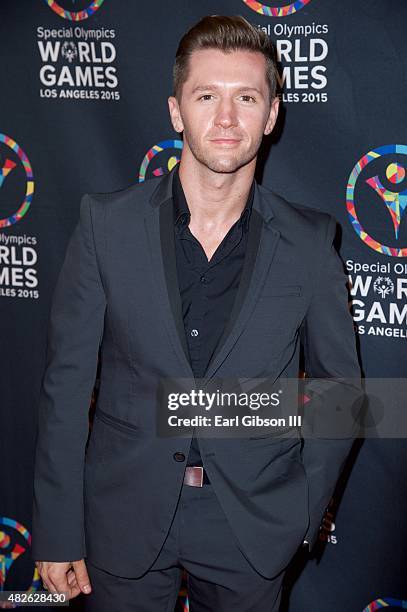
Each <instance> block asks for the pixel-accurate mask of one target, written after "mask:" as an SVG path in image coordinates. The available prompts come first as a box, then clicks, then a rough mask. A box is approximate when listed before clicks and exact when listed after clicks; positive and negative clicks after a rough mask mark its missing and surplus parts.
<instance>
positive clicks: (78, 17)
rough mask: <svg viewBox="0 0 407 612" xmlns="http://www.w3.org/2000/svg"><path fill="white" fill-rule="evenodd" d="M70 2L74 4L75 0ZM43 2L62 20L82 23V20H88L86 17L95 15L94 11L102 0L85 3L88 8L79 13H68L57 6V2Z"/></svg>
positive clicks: (48, 0) (53, 0)
mask: <svg viewBox="0 0 407 612" xmlns="http://www.w3.org/2000/svg"><path fill="white" fill-rule="evenodd" d="M70 1H71V3H72V4H73V5H74V4H75V2H76V0H70ZM44 2H45V4H48V6H49V7H50V8H51V9H52V10H53V11H54V13H56V14H57V15H59V16H60V17H62V18H63V19H69V21H83V20H84V19H88V17H91V15H93V13H96V11H97V10H98V9H100V7H101V6H102V4H103V2H104V0H93V2H90V3H89V2H87V5H88V6H86V8H83V9H82V10H79V11H78V10H76V11H70V10H67V9H64V8H63V7H62V6H61V5H60V4H58V2H55V0H44Z"/></svg>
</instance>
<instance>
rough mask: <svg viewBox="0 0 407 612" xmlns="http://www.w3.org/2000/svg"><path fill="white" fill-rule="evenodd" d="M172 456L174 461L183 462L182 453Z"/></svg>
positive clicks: (183, 456)
mask: <svg viewBox="0 0 407 612" xmlns="http://www.w3.org/2000/svg"><path fill="white" fill-rule="evenodd" d="M173 456H174V459H175V461H185V455H184V453H174V455H173Z"/></svg>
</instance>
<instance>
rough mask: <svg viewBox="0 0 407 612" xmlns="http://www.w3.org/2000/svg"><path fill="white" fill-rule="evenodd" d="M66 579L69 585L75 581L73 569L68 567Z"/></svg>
mask: <svg viewBox="0 0 407 612" xmlns="http://www.w3.org/2000/svg"><path fill="white" fill-rule="evenodd" d="M67 579H68V584H69V586H72V585H73V584H74V583H76V576H75V572H74V571H73V569H70V570H69V572H68V573H67Z"/></svg>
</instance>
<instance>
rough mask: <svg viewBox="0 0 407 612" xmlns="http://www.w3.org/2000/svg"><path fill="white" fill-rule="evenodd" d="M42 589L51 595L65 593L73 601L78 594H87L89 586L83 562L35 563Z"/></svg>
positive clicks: (89, 589)
mask: <svg viewBox="0 0 407 612" xmlns="http://www.w3.org/2000/svg"><path fill="white" fill-rule="evenodd" d="M35 565H36V566H37V569H38V572H39V574H40V576H41V579H42V582H43V583H44V587H45V588H46V589H47V590H48V591H50V592H51V593H62V592H64V593H66V594H67V598H68V599H73V598H74V597H76V596H77V595H79V593H85V594H89V593H90V592H91V590H92V589H91V585H90V580H89V576H88V572H87V569H86V565H85V560H84V559H81V560H80V561H63V562H58V561H36V562H35Z"/></svg>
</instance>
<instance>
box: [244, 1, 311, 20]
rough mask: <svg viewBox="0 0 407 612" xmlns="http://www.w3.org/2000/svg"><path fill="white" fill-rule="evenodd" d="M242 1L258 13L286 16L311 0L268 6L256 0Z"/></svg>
mask: <svg viewBox="0 0 407 612" xmlns="http://www.w3.org/2000/svg"><path fill="white" fill-rule="evenodd" d="M243 2H244V3H245V4H246V6H248V7H249V8H251V9H252V11H255V12H256V13H259V15H266V16H267V17H287V15H294V13H297V12H298V11H300V10H301V9H302V8H304V6H306V5H307V4H309V3H310V2H311V0H296V2H290V3H289V4H284V5H283V6H268V5H267V4H264V3H263V2H256V0H243Z"/></svg>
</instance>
